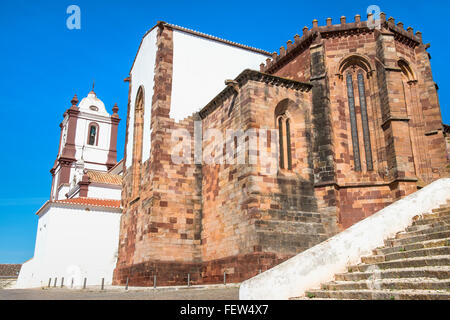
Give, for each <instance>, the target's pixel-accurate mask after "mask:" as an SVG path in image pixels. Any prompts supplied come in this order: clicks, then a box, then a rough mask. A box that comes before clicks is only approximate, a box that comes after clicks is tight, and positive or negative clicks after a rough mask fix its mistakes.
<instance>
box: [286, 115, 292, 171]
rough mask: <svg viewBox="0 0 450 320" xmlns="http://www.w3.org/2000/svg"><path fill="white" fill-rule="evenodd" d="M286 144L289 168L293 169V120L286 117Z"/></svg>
mask: <svg viewBox="0 0 450 320" xmlns="http://www.w3.org/2000/svg"><path fill="white" fill-rule="evenodd" d="M286 145H287V148H286V149H287V161H288V169H289V170H292V156H291V120H290V119H289V118H287V119H286Z"/></svg>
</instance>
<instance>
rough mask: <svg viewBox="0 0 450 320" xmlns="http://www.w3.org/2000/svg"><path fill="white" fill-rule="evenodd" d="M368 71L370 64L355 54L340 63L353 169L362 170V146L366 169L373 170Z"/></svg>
mask: <svg viewBox="0 0 450 320" xmlns="http://www.w3.org/2000/svg"><path fill="white" fill-rule="evenodd" d="M370 71H371V70H370V65H369V64H368V63H367V62H366V61H364V59H362V58H360V57H357V56H355V57H350V58H348V59H346V60H345V61H344V62H343V63H342V64H341V72H342V73H343V74H344V75H345V84H346V92H347V102H348V110H349V118H350V130H351V138H352V146H353V161H354V169H355V171H362V161H361V153H360V150H361V149H362V148H364V156H365V157H364V159H365V163H366V169H367V171H373V158H372V146H371V142H370V129H369V116H368V111H367V109H368V107H367V90H366V78H367V77H368V74H370ZM358 115H359V117H358ZM360 128H361V129H362V130H360ZM360 136H362V143H363V145H360V143H361V141H360Z"/></svg>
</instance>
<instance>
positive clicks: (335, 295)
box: [306, 290, 450, 300]
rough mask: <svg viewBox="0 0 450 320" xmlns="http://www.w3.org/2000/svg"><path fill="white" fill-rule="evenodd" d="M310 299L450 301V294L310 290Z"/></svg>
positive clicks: (408, 291) (308, 294)
mask: <svg viewBox="0 0 450 320" xmlns="http://www.w3.org/2000/svg"><path fill="white" fill-rule="evenodd" d="M306 296H307V297H309V298H312V299H314V298H319V299H330V298H331V299H349V300H355V299H356V300H449V299H450V292H446V291H443V290H439V291H431V290H396V291H383V290H348V291H328V290H310V291H309V292H307V293H306Z"/></svg>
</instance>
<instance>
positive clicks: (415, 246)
mask: <svg viewBox="0 0 450 320" xmlns="http://www.w3.org/2000/svg"><path fill="white" fill-rule="evenodd" d="M444 246H450V238H443V239H434V240H428V241H419V242H415V243H410V244H407V245H401V246H395V247H383V248H378V249H375V250H373V254H374V255H386V254H390V253H396V252H404V251H412V250H419V249H425V248H436V247H444Z"/></svg>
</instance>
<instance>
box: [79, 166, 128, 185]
mask: <svg viewBox="0 0 450 320" xmlns="http://www.w3.org/2000/svg"><path fill="white" fill-rule="evenodd" d="M86 174H87V176H88V177H89V181H90V182H95V183H103V184H113V185H122V176H120V175H118V174H112V173H109V172H102V171H95V170H87V172H86Z"/></svg>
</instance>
